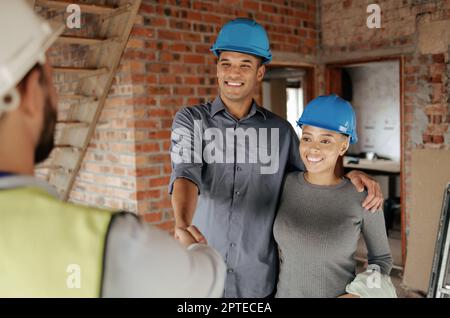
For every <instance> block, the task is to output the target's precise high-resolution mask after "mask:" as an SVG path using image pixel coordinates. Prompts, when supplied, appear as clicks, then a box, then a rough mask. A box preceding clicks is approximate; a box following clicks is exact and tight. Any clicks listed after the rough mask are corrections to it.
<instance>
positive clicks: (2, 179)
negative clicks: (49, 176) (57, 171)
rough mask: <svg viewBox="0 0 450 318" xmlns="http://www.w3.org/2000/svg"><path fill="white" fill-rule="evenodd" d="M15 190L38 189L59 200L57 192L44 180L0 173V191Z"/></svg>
mask: <svg viewBox="0 0 450 318" xmlns="http://www.w3.org/2000/svg"><path fill="white" fill-rule="evenodd" d="M15 188H39V189H42V190H44V191H46V192H47V193H48V194H50V195H52V196H54V197H55V198H59V195H58V192H57V191H56V190H55V188H53V187H52V186H50V184H48V183H47V182H45V181H44V180H40V179H38V178H36V177H31V176H22V175H16V174H11V173H5V172H2V173H0V191H1V190H6V189H15Z"/></svg>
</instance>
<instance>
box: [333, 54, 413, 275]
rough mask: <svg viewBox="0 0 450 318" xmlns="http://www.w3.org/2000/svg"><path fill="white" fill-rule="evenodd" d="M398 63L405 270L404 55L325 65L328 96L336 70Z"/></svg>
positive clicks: (401, 213)
mask: <svg viewBox="0 0 450 318" xmlns="http://www.w3.org/2000/svg"><path fill="white" fill-rule="evenodd" d="M385 61H398V62H399V73H400V74H399V81H400V83H399V87H400V95H399V96H400V219H401V243H402V244H401V246H402V267H403V268H405V262H406V254H407V251H406V211H405V202H404V201H405V179H404V178H405V175H404V165H405V163H404V161H405V155H404V154H405V127H404V124H403V118H404V109H405V107H404V75H403V70H404V63H405V62H404V56H403V55H389V56H379V57H373V58H362V59H353V60H345V61H336V62H329V63H326V64H325V87H326V90H327V92H326V93H327V94H329V92H328V90H329V89H330V87H331V83H330V79H331V77H332V71H333V70H335V69H342V68H344V67H345V66H348V65H352V64H365V63H373V62H385Z"/></svg>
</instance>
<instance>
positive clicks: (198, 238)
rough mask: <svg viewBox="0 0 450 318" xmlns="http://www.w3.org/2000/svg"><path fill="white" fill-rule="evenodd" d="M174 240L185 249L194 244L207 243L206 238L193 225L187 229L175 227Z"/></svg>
mask: <svg viewBox="0 0 450 318" xmlns="http://www.w3.org/2000/svg"><path fill="white" fill-rule="evenodd" d="M175 239H177V240H178V241H179V242H180V243H181V244H183V245H184V246H186V247H188V246H189V245H191V244H195V243H201V244H207V243H208V242H207V241H206V238H205V237H204V236H203V234H202V233H201V232H200V230H199V229H198V228H197V227H196V226H195V225H189V226H188V227H175Z"/></svg>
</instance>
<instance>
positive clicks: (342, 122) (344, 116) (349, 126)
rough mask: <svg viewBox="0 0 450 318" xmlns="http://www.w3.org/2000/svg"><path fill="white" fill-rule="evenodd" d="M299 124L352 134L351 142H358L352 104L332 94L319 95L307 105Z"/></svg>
mask: <svg viewBox="0 0 450 318" xmlns="http://www.w3.org/2000/svg"><path fill="white" fill-rule="evenodd" d="M297 125H299V126H300V127H302V126H303V125H308V126H314V127H319V128H323V129H326V130H331V131H336V132H338V133H341V134H344V135H348V136H350V143H351V144H354V143H357V142H358V136H357V135H356V115H355V111H354V110H353V107H352V105H350V103H349V102H347V101H346V100H344V99H342V98H341V97H339V96H337V95H335V94H332V95H326V96H319V97H317V98H315V99H313V100H312V101H311V102H309V103H308V105H306V108H305V110H304V111H303V114H302V116H301V117H300V118H299V120H298V121H297Z"/></svg>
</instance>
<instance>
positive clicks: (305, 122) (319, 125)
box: [297, 120, 358, 144]
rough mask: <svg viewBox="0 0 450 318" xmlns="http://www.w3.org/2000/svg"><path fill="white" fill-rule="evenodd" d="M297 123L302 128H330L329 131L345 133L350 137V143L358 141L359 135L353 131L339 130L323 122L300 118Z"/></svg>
mask: <svg viewBox="0 0 450 318" xmlns="http://www.w3.org/2000/svg"><path fill="white" fill-rule="evenodd" d="M297 125H298V126H299V127H300V128H302V127H303V126H305V125H306V126H313V127H318V128H322V129H326V130H329V131H334V132H337V133H339V134H343V135H346V136H348V137H350V143H351V144H356V143H357V142H358V137H357V136H356V135H355V136H352V133H351V132H342V131H339V130H337V129H335V128H332V127H327V126H326V125H323V124H317V123H312V122H307V121H301V120H299V121H297Z"/></svg>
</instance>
